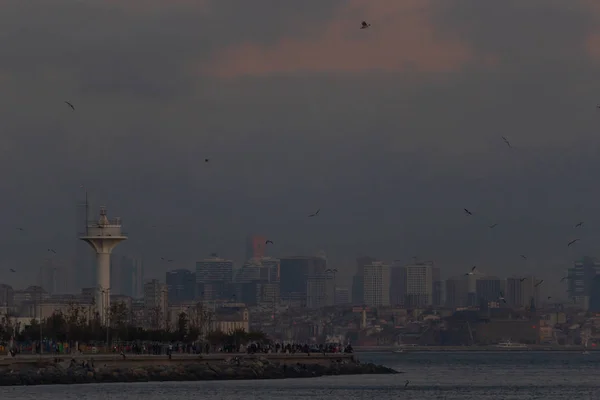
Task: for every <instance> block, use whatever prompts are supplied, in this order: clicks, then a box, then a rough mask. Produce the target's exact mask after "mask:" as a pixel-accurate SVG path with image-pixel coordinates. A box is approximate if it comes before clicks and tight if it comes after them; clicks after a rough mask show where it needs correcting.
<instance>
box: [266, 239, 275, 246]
mask: <svg viewBox="0 0 600 400" xmlns="http://www.w3.org/2000/svg"><path fill="white" fill-rule="evenodd" d="M269 243H271V244H274V243H273V241H272V240H267V241H266V242H265V245H267V244H269Z"/></svg>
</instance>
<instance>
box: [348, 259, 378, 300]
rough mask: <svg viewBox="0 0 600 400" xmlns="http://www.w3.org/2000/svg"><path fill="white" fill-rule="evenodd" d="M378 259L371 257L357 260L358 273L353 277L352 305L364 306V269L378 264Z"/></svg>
mask: <svg viewBox="0 0 600 400" xmlns="http://www.w3.org/2000/svg"><path fill="white" fill-rule="evenodd" d="M376 261H377V259H375V258H373V257H369V256H361V257H357V258H356V273H355V274H354V276H353V277H352V304H355V305H363V304H364V293H363V290H364V267H365V265H371V264H372V263H374V262H376Z"/></svg>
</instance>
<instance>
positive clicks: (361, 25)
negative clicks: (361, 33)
mask: <svg viewBox="0 0 600 400" xmlns="http://www.w3.org/2000/svg"><path fill="white" fill-rule="evenodd" d="M370 26H371V24H367V21H363V22H362V24H360V29H367V28H368V27H370Z"/></svg>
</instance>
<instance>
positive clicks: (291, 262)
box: [279, 256, 327, 307]
mask: <svg viewBox="0 0 600 400" xmlns="http://www.w3.org/2000/svg"><path fill="white" fill-rule="evenodd" d="M279 268H280V296H281V299H282V300H283V301H288V302H290V303H291V304H295V305H297V306H301V307H306V305H307V300H308V299H307V297H308V296H309V292H308V289H309V286H310V290H311V293H310V296H311V298H314V297H318V296H319V294H318V293H317V292H318V290H320V289H319V288H322V286H319V285H318V284H316V283H315V284H309V283H308V281H309V280H318V279H320V278H319V277H322V276H323V275H324V274H325V270H326V269H327V261H326V260H325V259H323V258H321V257H304V256H297V257H283V258H281V259H280V267H279Z"/></svg>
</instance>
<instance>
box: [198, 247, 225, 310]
mask: <svg viewBox="0 0 600 400" xmlns="http://www.w3.org/2000/svg"><path fill="white" fill-rule="evenodd" d="M232 282H233V261H231V260H225V259H223V258H219V257H217V256H213V257H212V258H207V259H205V260H202V261H198V262H197V263H196V292H197V293H198V295H199V296H200V297H201V298H202V299H204V300H209V301H210V300H219V299H223V300H228V299H230V298H231V296H232V295H233V293H229V292H227V290H226V289H227V288H228V287H229V285H230V284H231V283H232Z"/></svg>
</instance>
